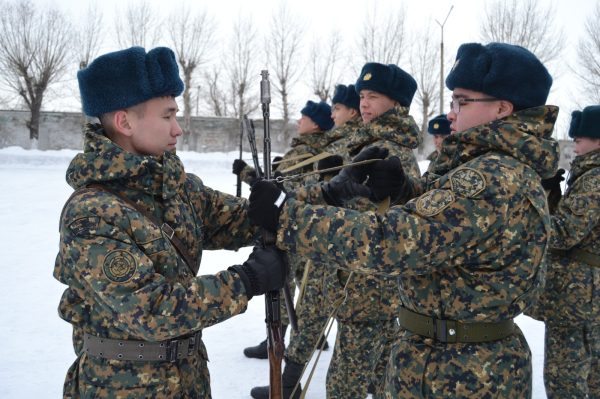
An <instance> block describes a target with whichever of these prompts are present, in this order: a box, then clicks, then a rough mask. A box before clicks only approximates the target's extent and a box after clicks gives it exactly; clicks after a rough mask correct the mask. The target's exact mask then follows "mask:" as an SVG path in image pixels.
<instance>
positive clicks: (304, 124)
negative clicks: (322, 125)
mask: <svg viewBox="0 0 600 399" xmlns="http://www.w3.org/2000/svg"><path fill="white" fill-rule="evenodd" d="M318 131H319V125H317V124H316V123H315V122H313V120H312V119H310V118H309V117H308V116H306V115H302V117H300V119H299V120H298V134H299V135H300V136H302V135H305V134H311V133H315V132H318Z"/></svg>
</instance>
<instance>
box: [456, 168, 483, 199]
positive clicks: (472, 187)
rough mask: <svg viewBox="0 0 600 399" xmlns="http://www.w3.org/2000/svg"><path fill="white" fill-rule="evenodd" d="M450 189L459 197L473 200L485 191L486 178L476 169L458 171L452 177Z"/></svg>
mask: <svg viewBox="0 0 600 399" xmlns="http://www.w3.org/2000/svg"><path fill="white" fill-rule="evenodd" d="M450 187H451V188H452V191H453V192H455V193H456V194H457V195H459V196H461V197H463V198H471V197H474V196H476V195H477V194H479V193H480V192H482V191H483V190H485V187H486V183H485V177H484V176H483V173H481V172H480V171H478V170H476V169H471V168H462V169H458V170H457V171H455V172H453V173H452V174H451V175H450Z"/></svg>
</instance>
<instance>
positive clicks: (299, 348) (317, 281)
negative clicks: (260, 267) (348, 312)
mask: <svg viewBox="0 0 600 399" xmlns="http://www.w3.org/2000/svg"><path fill="white" fill-rule="evenodd" d="M297 261H298V263H296V264H295V265H294V266H293V267H294V269H295V270H294V272H295V275H296V283H297V285H298V286H300V282H301V280H302V275H303V274H304V267H305V264H306V260H304V261H303V262H301V261H300V258H298V259H297ZM324 278H325V268H324V267H323V266H322V265H311V266H310V269H309V271H308V278H307V281H306V287H305V291H304V296H303V297H302V300H301V303H300V304H299V305H300V306H298V308H297V309H296V315H297V316H298V331H292V333H291V335H290V342H289V345H288V346H287V348H286V351H285V356H286V358H287V359H289V360H291V361H294V362H296V363H307V362H308V361H309V360H310V358H311V356H312V352H313V349H314V347H315V345H316V344H317V341H318V340H319V338H320V337H321V332H322V330H323V328H324V327H325V324H326V323H327V318H328V317H329V314H330V312H331V307H330V306H328V305H327V303H326V301H325V300H324V295H323V280H324Z"/></svg>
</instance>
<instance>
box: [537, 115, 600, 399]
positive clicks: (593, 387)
mask: <svg viewBox="0 0 600 399" xmlns="http://www.w3.org/2000/svg"><path fill="white" fill-rule="evenodd" d="M569 135H570V136H571V137H573V138H574V140H575V153H576V154H577V155H578V156H577V157H576V158H575V159H574V160H573V162H572V164H571V170H570V177H569V180H568V181H567V184H568V188H567V191H566V193H565V195H564V197H562V198H561V199H560V200H559V202H558V205H557V207H556V210H555V211H554V212H553V215H552V219H551V220H552V236H551V239H550V250H549V253H548V255H547V264H548V272H547V276H546V288H545V290H544V292H543V294H542V295H541V297H540V300H539V302H538V305H537V306H536V307H535V310H534V311H532V312H530V313H531V315H532V316H533V317H535V318H537V319H539V320H543V321H545V322H546V347H545V351H544V353H545V356H544V358H545V361H544V383H545V385H546V393H547V395H548V397H549V398H587V397H589V398H600V310H599V307H600V105H594V106H590V107H586V108H585V109H584V110H583V112H582V111H575V112H573V115H572V120H571V128H570V130H569ZM550 181H551V182H554V185H555V186H556V187H554V189H557V190H560V185H559V184H560V179H551V180H550ZM549 188H550V189H553V188H552V187H549Z"/></svg>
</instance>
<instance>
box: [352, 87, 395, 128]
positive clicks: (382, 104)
mask: <svg viewBox="0 0 600 399" xmlns="http://www.w3.org/2000/svg"><path fill="white" fill-rule="evenodd" d="M395 105H396V101H394V100H392V99H391V98H389V97H388V96H386V95H385V94H381V93H378V92H376V91H373V90H361V91H360V115H361V116H362V120H363V122H365V123H369V122H371V121H372V120H373V119H375V118H377V117H378V116H379V115H381V114H383V113H384V112H387V111H389V110H390V109H392V108H394V106H395Z"/></svg>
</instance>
